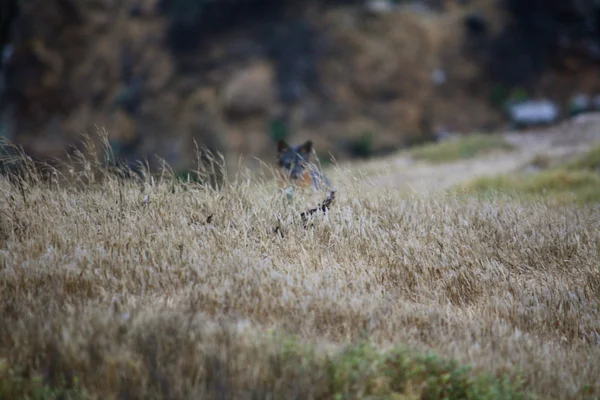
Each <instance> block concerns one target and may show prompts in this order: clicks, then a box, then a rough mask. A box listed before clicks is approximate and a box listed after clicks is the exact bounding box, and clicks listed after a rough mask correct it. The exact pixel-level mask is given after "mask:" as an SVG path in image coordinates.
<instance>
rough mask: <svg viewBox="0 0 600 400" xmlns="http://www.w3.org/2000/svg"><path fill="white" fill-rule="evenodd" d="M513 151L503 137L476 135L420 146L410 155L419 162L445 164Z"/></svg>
mask: <svg viewBox="0 0 600 400" xmlns="http://www.w3.org/2000/svg"><path fill="white" fill-rule="evenodd" d="M513 149H514V146H513V145H511V144H510V143H508V142H507V141H506V140H505V139H504V138H503V137H502V136H497V135H483V134H474V135H468V136H463V137H460V138H456V139H451V140H447V141H443V142H439V143H432V144H427V145H423V146H418V147H415V148H413V149H411V150H410V154H411V156H412V157H413V158H415V159H417V160H425V161H428V162H432V163H445V162H451V161H457V160H464V159H470V158H474V157H478V156H481V155H483V154H486V153H489V152H492V151H497V150H503V151H509V150H513Z"/></svg>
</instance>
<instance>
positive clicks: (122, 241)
mask: <svg viewBox="0 0 600 400" xmlns="http://www.w3.org/2000/svg"><path fill="white" fill-rule="evenodd" d="M530 150H531V147H530V146H526V148H524V149H517V150H513V151H512V152H510V151H507V152H506V153H505V154H504V153H503V154H504V155H496V157H506V159H505V162H504V164H502V165H513V164H511V162H509V161H506V160H509V159H510V160H519V162H520V160H522V158H523V154H524V152H525V153H527V154H529V155H530V156H533V154H531V151H530ZM402 157H405V156H402ZM490 157H491V156H490ZM511 157H512V158H511ZM403 160H405V161H401V160H400V158H399V159H398V160H397V161H394V160H387V161H373V162H370V163H368V164H362V165H356V166H352V165H350V166H348V167H347V168H338V169H336V170H332V171H331V175H332V178H333V180H334V181H335V183H336V185H337V187H338V191H337V198H336V200H335V203H334V204H333V206H332V207H331V209H330V210H329V211H328V212H327V213H320V212H319V213H317V214H315V215H313V216H312V218H311V220H310V224H309V226H308V227H307V228H306V229H304V228H303V226H302V224H300V223H298V215H299V213H300V212H301V211H303V210H305V209H306V208H308V207H311V206H314V205H315V200H314V198H315V197H314V196H311V195H309V194H306V195H304V194H302V193H300V192H296V193H295V194H294V196H293V198H291V199H290V198H289V197H288V196H286V195H285V194H284V193H283V192H282V191H281V190H280V189H279V188H278V187H277V185H276V183H275V182H274V181H273V180H272V179H271V177H270V176H269V175H268V174H267V175H257V174H256V173H251V172H249V171H242V173H240V174H238V175H237V176H235V177H234V178H231V179H229V180H227V181H226V182H225V184H224V185H223V186H222V187H219V188H218V189H213V188H211V187H209V186H203V185H201V184H198V183H195V182H181V181H176V180H175V179H173V178H172V176H171V175H169V174H167V173H165V174H164V175H163V176H154V177H150V176H145V177H144V178H143V179H142V183H140V181H137V180H134V179H122V178H118V177H116V176H115V175H112V174H110V173H109V172H107V170H106V169H102V168H101V166H100V164H101V163H100V162H99V161H97V160H93V159H89V160H84V159H78V164H77V166H76V167H75V166H74V167H73V168H72V170H71V171H70V176H68V178H69V179H70V183H59V180H58V179H54V178H51V179H49V180H47V181H42V180H40V179H38V178H39V176H38V175H34V174H32V176H29V177H27V178H26V179H24V180H20V181H13V182H12V183H11V182H9V180H8V179H6V178H2V180H1V181H0V193H1V196H2V200H1V201H0V315H2V317H1V318H2V323H1V324H0V398H1V399H16V398H32V399H33V398H36V399H54V398H56V399H59V398H60V399H68V398H73V399H74V398H99V399H109V398H115V399H138V398H144V399H199V398H206V399H217V398H219V399H229V398H236V399H310V398H312V399H352V398H369V399H437V398H454V399H465V398H474V399H509V398H510V399H512V398H532V397H537V398H543V399H546V398H598V397H599V396H600V379H599V378H600V265H599V264H600V261H599V260H600V230H599V229H598V227H599V226H600V208H599V207H598V204H597V203H594V202H583V203H582V202H571V203H565V202H561V203H560V204H559V205H555V204H554V203H553V202H552V201H550V200H551V199H549V198H548V197H547V195H544V194H541V195H540V196H539V197H537V198H533V199H532V198H530V197H528V198H527V199H526V200H521V199H519V198H518V196H516V197H515V196H514V195H512V196H504V195H502V193H500V192H498V193H492V194H490V193H488V194H486V195H485V196H471V195H470V194H469V193H471V192H462V193H457V192H456V191H446V190H445V187H446V186H448V185H452V186H453V187H454V185H455V183H457V182H458V181H460V180H461V179H462V180H466V179H468V178H469V177H470V176H475V175H476V173H475V169H476V168H474V166H476V165H483V163H484V161H482V159H477V158H475V159H469V160H465V161H457V162H456V163H453V164H451V165H444V164H442V165H433V166H431V165H423V164H418V163H417V164H411V165H412V166H408V167H407V165H408V164H407V163H408V161H406V159H403ZM494 162H497V161H493V160H492V159H490V163H492V164H491V165H495V164H494ZM378 163H379V164H378ZM383 163H386V164H387V165H388V166H390V165H391V166H392V167H390V168H391V174H390V175H389V176H387V177H385V176H376V175H377V174H376V173H375V172H376V171H377V170H378V169H379V168H378V167H377V165H381V164H383ZM461 163H462V164H461ZM517 164H518V163H517ZM394 165H397V166H394ZM498 165H500V164H498ZM469 166H470V167H469ZM363 167H364V168H363ZM369 168H370V169H369ZM394 168H396V169H395V170H394ZM411 169H412V170H411ZM98 171H100V172H98ZM360 171H363V173H361V172H360ZM364 171H367V172H364ZM369 171H371V172H369ZM374 171H375V172H374ZM410 171H412V172H410ZM424 171H426V172H427V173H425V172H424ZM449 171H459V173H458V175H460V179H458V178H451V177H450V176H446V175H444V174H449ZM465 171H472V173H471V175H469V173H467V172H465ZM204 172H207V173H208V172H210V170H204ZM500 172H504V171H500ZM409 174H411V176H413V177H419V178H420V180H419V182H421V183H422V182H430V185H429V189H430V190H427V191H426V190H420V189H419V190H416V189H415V188H416V187H420V188H421V187H423V188H424V187H425V186H426V185H421V186H418V185H417V182H416V181H415V182H413V183H414V185H413V184H410V185H408V187H410V188H412V189H413V190H410V189H407V187H405V186H403V185H402V184H399V183H398V179H399V180H402V182H404V181H405V180H404V179H403V178H402V177H403V176H408V175H409ZM394 176H395V177H396V178H395V179H396V180H394V179H392V178H390V177H394ZM442 178H443V180H444V182H448V185H445V184H444V183H443V182H442V181H441V180H440V179H442ZM428 179H429V180H428ZM60 182H62V181H60ZM321 197H322V195H321ZM532 200H533V201H532ZM276 227H279V229H278V233H275V232H274V231H275V228H276Z"/></svg>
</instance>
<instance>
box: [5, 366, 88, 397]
mask: <svg viewBox="0 0 600 400" xmlns="http://www.w3.org/2000/svg"><path fill="white" fill-rule="evenodd" d="M71 381H72V382H70V383H69V384H67V383H65V381H64V380H63V381H62V383H61V384H60V385H50V384H48V383H47V382H45V380H44V378H43V377H42V376H41V375H39V374H31V373H29V372H26V371H24V370H23V369H21V368H11V367H9V366H8V364H6V363H5V362H2V361H0V399H6V400H8V399H11V400H12V399H27V400H58V399H64V400H71V399H73V400H74V399H78V400H81V399H91V397H90V396H89V395H88V393H87V392H86V391H85V390H84V389H82V388H81V385H80V383H79V381H78V380H77V379H72V380H71Z"/></svg>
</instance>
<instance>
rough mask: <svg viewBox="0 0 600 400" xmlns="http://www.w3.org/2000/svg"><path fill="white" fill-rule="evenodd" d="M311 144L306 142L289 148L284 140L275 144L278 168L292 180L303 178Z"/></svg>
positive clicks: (308, 141)
mask: <svg viewBox="0 0 600 400" xmlns="http://www.w3.org/2000/svg"><path fill="white" fill-rule="evenodd" d="M312 145H313V144H312V142H311V141H310V140H307V141H306V142H305V143H303V144H301V145H299V146H290V145H288V144H287V143H286V142H285V141H284V140H280V141H279V142H278V143H277V158H278V163H279V168H281V170H282V171H283V173H284V174H285V175H286V176H287V177H288V178H290V179H292V180H297V179H301V178H303V176H304V174H305V172H306V171H307V166H308V162H309V159H310V153H311V151H312Z"/></svg>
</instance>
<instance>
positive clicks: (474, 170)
mask: <svg viewBox="0 0 600 400" xmlns="http://www.w3.org/2000/svg"><path fill="white" fill-rule="evenodd" d="M504 137H505V138H506V140H507V141H509V142H510V143H512V144H513V145H514V146H515V147H516V149H515V150H513V151H510V152H496V153H493V154H490V155H487V156H485V157H478V158H474V159H471V160H461V161H456V162H452V163H445V164H431V163H427V162H423V161H415V160H413V159H412V158H411V157H410V156H409V155H407V154H406V153H401V154H400V155H397V156H392V157H390V158H386V159H383V160H378V161H373V162H369V163H365V164H364V165H363V166H360V167H359V169H360V170H362V171H364V173H365V176H364V178H363V179H365V180H367V181H369V182H370V183H371V184H375V185H377V186H380V185H381V186H387V187H389V188H394V189H396V188H397V189H409V190H414V191H416V192H418V193H422V192H425V191H429V190H439V189H445V188H448V187H450V186H452V185H454V184H457V183H460V182H464V181H468V180H471V179H473V178H477V177H482V176H493V175H497V174H503V173H508V172H511V171H514V170H516V169H518V168H521V167H524V166H525V165H526V164H527V163H528V162H530V161H531V160H532V159H533V158H534V157H535V156H537V155H544V156H548V157H551V158H553V159H555V158H563V157H569V156H572V155H575V154H579V153H582V152H584V151H586V150H587V149H589V148H590V146H591V145H593V144H595V143H600V114H598V115H596V114H590V115H586V116H582V117H579V118H575V119H572V120H569V121H567V122H564V123H562V124H560V125H557V126H554V127H551V128H547V129H543V130H538V131H535V132H533V131H532V132H507V133H505V134H504Z"/></svg>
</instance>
